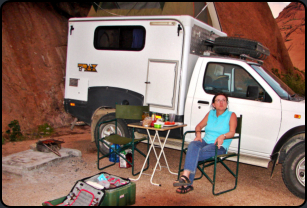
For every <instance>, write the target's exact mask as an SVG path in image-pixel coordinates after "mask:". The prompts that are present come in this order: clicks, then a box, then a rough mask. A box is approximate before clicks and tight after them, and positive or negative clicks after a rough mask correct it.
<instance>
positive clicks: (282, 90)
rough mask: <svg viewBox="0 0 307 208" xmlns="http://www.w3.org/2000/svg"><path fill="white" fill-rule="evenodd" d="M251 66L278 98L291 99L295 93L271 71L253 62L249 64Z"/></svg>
mask: <svg viewBox="0 0 307 208" xmlns="http://www.w3.org/2000/svg"><path fill="white" fill-rule="evenodd" d="M251 67H253V69H255V71H256V72H257V73H258V74H259V75H260V76H261V77H262V78H263V79H264V80H265V81H266V82H267V83H268V84H269V85H270V86H271V87H272V88H273V90H274V91H275V92H276V93H277V94H278V95H279V97H280V98H282V99H286V100H291V97H293V96H294V95H295V92H293V90H291V89H290V88H289V87H288V86H287V85H286V84H285V83H284V82H283V81H281V80H280V79H279V78H278V77H277V76H276V75H275V74H273V73H272V72H270V71H265V70H264V69H263V68H262V67H261V66H258V65H254V64H251Z"/></svg>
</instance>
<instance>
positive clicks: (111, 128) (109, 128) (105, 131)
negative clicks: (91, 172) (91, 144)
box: [94, 113, 131, 155]
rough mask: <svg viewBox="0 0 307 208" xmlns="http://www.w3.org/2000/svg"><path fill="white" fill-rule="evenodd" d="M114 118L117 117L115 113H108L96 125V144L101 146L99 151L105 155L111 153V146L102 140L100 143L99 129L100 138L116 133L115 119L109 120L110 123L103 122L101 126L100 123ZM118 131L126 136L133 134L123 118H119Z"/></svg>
mask: <svg viewBox="0 0 307 208" xmlns="http://www.w3.org/2000/svg"><path fill="white" fill-rule="evenodd" d="M114 118H115V113H110V114H107V115H105V116H103V117H101V118H100V119H99V120H98V122H97V124H96V126H95V132H94V137H95V143H96V146H97V147H99V149H98V150H97V151H100V152H101V153H102V154H103V155H105V154H108V153H109V147H108V146H106V145H105V144H103V143H102V142H99V144H98V133H97V130H98V129H99V135H100V138H102V137H105V136H108V135H110V134H114V133H115V121H113V122H109V123H106V124H102V125H101V126H100V127H99V126H98V125H99V123H100V122H103V121H108V120H112V119H114ZM117 133H118V134H119V135H121V136H125V137H130V136H131V133H130V131H129V129H128V127H127V124H126V122H125V121H124V120H122V119H118V120H117Z"/></svg>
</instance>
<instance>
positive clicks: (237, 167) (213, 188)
mask: <svg viewBox="0 0 307 208" xmlns="http://www.w3.org/2000/svg"><path fill="white" fill-rule="evenodd" d="M218 160H220V162H221V163H222V165H223V166H224V167H225V168H226V169H227V170H228V171H229V172H230V173H231V174H232V175H233V176H234V177H235V186H234V187H233V188H231V189H227V190H225V191H221V192H218V193H215V174H216V164H215V165H214V173H213V174H214V175H213V177H214V178H213V186H212V193H213V195H215V196H217V195H220V194H223V193H226V192H229V191H232V190H235V189H236V188H237V182H238V171H239V161H237V166H236V174H234V173H233V172H232V171H231V170H230V169H229V168H228V166H227V165H226V164H225V163H224V162H223V161H222V160H221V159H220V158H218Z"/></svg>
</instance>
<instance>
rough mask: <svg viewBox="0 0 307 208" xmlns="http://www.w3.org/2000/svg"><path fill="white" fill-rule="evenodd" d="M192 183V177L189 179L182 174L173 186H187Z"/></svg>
mask: <svg viewBox="0 0 307 208" xmlns="http://www.w3.org/2000/svg"><path fill="white" fill-rule="evenodd" d="M190 184H191V181H190V179H188V177H186V176H184V175H182V176H180V178H179V181H178V180H177V181H175V182H174V183H173V186H175V187H176V186H186V185H190Z"/></svg>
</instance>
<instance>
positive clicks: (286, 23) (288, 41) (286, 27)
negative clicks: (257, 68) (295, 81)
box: [276, 2, 305, 71]
mask: <svg viewBox="0 0 307 208" xmlns="http://www.w3.org/2000/svg"><path fill="white" fill-rule="evenodd" d="M276 22H277V24H278V27H279V29H280V32H281V35H282V37H283V40H284V42H285V45H286V48H287V50H288V53H289V55H290V58H291V60H292V63H293V65H294V66H295V67H297V68H298V69H299V70H302V71H305V7H304V5H303V4H302V3H300V2H292V3H290V4H289V5H288V6H287V7H286V8H284V9H283V11H282V12H281V13H280V14H279V16H278V17H277V18H276Z"/></svg>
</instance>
